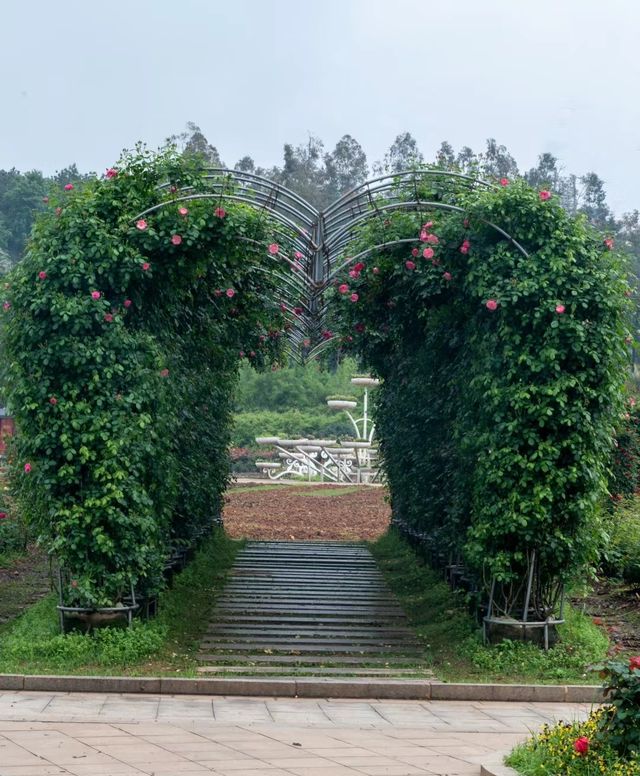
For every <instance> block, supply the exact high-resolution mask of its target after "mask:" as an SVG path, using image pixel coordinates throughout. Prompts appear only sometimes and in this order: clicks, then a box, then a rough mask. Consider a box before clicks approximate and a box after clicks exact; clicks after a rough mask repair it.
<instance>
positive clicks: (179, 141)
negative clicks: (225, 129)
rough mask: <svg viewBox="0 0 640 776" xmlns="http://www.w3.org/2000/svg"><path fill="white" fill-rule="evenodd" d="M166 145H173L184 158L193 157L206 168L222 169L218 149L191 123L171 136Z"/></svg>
mask: <svg viewBox="0 0 640 776" xmlns="http://www.w3.org/2000/svg"><path fill="white" fill-rule="evenodd" d="M167 145H175V146H177V147H178V148H179V149H181V150H182V153H183V155H184V156H185V157H188V156H190V157H193V158H195V159H198V160H200V161H201V162H202V164H204V165H207V166H208V167H224V166H225V164H224V162H223V161H222V159H221V158H220V154H219V153H218V149H217V148H216V147H215V146H213V145H211V143H210V142H209V141H208V140H207V138H206V137H205V136H204V133H203V132H202V130H201V129H200V127H199V126H198V125H197V124H195V123H194V122H193V121H188V122H187V129H186V131H185V132H181V133H180V134H179V135H171V137H169V138H168V139H167Z"/></svg>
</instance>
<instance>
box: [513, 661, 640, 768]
mask: <svg viewBox="0 0 640 776" xmlns="http://www.w3.org/2000/svg"><path fill="white" fill-rule="evenodd" d="M602 673H603V676H604V678H605V679H606V683H605V689H606V692H607V693H608V694H610V696H611V703H610V705H607V706H604V707H602V708H600V709H597V710H596V711H593V712H592V713H591V714H590V715H589V718H588V719H587V720H586V721H585V722H574V723H569V724H567V723H559V724H557V725H555V726H553V727H551V726H548V725H547V726H545V727H544V728H543V730H542V732H541V733H539V734H538V735H536V736H534V737H533V738H532V739H530V740H529V741H528V742H526V743H525V744H522V745H521V746H518V747H516V749H515V750H514V751H513V752H512V753H511V754H510V755H509V757H508V758H507V760H506V762H507V764H508V765H510V766H511V767H513V768H515V769H516V770H517V771H518V772H519V773H520V774H522V776H551V775H553V776H560V775H561V774H562V776H600V775H602V776H638V774H640V657H632V658H630V660H629V661H628V663H622V662H611V663H608V664H607V665H606V666H605V667H604V668H603V672H602Z"/></svg>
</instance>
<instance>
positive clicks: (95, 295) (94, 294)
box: [91, 291, 102, 299]
mask: <svg viewBox="0 0 640 776" xmlns="http://www.w3.org/2000/svg"><path fill="white" fill-rule="evenodd" d="M101 296H102V294H101V293H100V292H99V291H92V292H91V298H92V299H100V297H101Z"/></svg>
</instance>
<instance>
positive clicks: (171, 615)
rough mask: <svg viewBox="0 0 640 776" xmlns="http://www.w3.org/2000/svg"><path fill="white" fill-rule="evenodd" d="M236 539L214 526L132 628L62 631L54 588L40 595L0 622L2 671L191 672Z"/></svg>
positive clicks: (234, 553) (0, 665)
mask: <svg viewBox="0 0 640 776" xmlns="http://www.w3.org/2000/svg"><path fill="white" fill-rule="evenodd" d="M241 546H242V544H241V542H234V541H232V540H231V539H229V538H228V537H227V536H226V534H225V533H224V531H222V530H220V529H217V530H215V531H214V532H213V534H212V535H211V536H210V537H209V538H208V539H207V540H205V541H204V542H203V544H202V546H201V547H200V549H199V550H198V552H197V553H196V555H195V557H194V559H193V560H192V561H191V563H190V564H189V565H188V566H187V568H186V569H185V570H184V571H182V572H180V573H179V574H178V575H176V577H175V578H174V580H173V583H172V585H171V588H170V589H168V590H165V591H163V592H162V593H161V594H160V598H159V602H158V610H159V611H158V615H157V617H155V618H154V619H153V620H151V621H135V622H134V624H133V627H132V628H122V627H109V628H102V629H98V630H96V631H94V632H93V633H91V634H85V633H79V632H73V633H67V634H66V635H62V634H61V633H60V626H59V623H58V613H57V611H56V608H55V604H56V602H57V601H56V598H55V596H54V595H50V596H47V597H46V598H43V599H42V600H41V601H39V602H38V603H37V604H35V605H33V606H31V607H29V608H28V609H27V610H26V611H25V612H24V613H23V614H22V615H21V616H20V617H18V618H17V619H15V620H14V621H13V622H10V623H8V624H7V625H4V626H2V629H1V630H0V672H4V673H63V672H64V673H67V672H68V673H104V670H105V668H108V669H109V672H110V673H112V674H116V673H124V674H134V675H138V676H140V675H142V674H154V675H158V674H160V673H165V672H169V673H170V674H171V675H173V676H175V675H176V673H181V672H185V673H195V665H196V664H195V661H194V659H193V654H194V652H195V651H196V650H197V646H198V643H199V640H200V638H201V636H202V630H203V629H204V628H205V627H206V624H207V619H208V616H209V614H210V612H211V611H212V610H213V607H214V606H215V601H216V596H217V594H218V593H219V592H220V591H221V590H222V588H223V585H224V582H225V579H226V576H227V574H228V571H229V569H230V568H231V565H232V564H233V561H234V559H235V557H236V554H237V552H238V550H239V549H240V547H241Z"/></svg>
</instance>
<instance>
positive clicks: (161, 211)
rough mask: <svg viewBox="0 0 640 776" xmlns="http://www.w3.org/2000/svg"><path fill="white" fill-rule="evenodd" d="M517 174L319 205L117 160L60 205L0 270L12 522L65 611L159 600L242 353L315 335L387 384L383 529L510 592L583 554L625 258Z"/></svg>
mask: <svg viewBox="0 0 640 776" xmlns="http://www.w3.org/2000/svg"><path fill="white" fill-rule="evenodd" d="M609 247H610V246H609V245H608V244H603V242H602V239H601V238H600V237H598V236H596V235H594V234H593V233H591V232H590V230H589V229H588V227H587V226H586V224H585V223H584V222H582V221H580V220H576V219H572V218H570V217H569V216H568V215H567V214H566V213H565V212H564V211H563V210H562V209H561V208H560V207H559V205H558V204H557V203H556V202H555V201H554V198H552V197H550V196H549V197H547V196H542V195H541V194H540V193H538V192H534V191H532V190H531V189H529V188H528V187H527V186H525V185H524V184H523V183H516V184H512V185H505V186H500V185H491V184H486V183H482V182H479V181H476V180H474V179H472V178H469V177H467V176H462V175H453V174H447V173H444V172H443V171H441V170H431V169H423V170H417V171H408V172H406V173H402V174H400V175H397V176H387V177H385V178H380V179H377V180H375V181H370V182H368V183H367V184H365V185H363V186H362V187H359V188H358V189H356V190H354V191H353V192H350V193H349V194H347V195H345V196H344V197H342V198H341V199H340V200H338V202H337V203H335V204H334V205H333V206H331V207H330V208H328V209H327V210H326V211H325V212H323V213H318V212H317V211H315V210H314V209H313V208H312V207H311V206H310V205H308V204H307V203H305V202H304V200H302V199H301V198H300V197H298V196H297V195H296V194H294V193H293V192H290V191H288V190H286V189H284V188H282V187H280V186H277V185H276V184H273V183H271V182H269V181H266V180H264V179H261V178H259V177H257V176H253V175H249V174H245V173H239V172H231V171H220V170H216V171H203V170H200V169H198V168H197V167H196V165H195V163H193V162H190V161H189V160H185V159H184V158H183V157H179V156H176V155H175V154H173V153H171V152H168V153H165V154H162V155H159V156H156V155H151V154H149V153H146V152H144V151H139V152H137V153H135V154H128V155H126V156H125V157H124V158H123V159H122V160H121V163H120V164H119V165H118V166H117V167H116V168H114V169H113V170H110V171H108V172H107V175H106V176H105V177H104V178H103V179H100V180H96V181H93V182H90V183H89V184H86V185H84V186H82V187H81V188H79V189H78V190H75V189H69V190H66V191H63V192H60V196H59V197H58V198H57V200H56V201H51V202H50V208H49V210H48V213H47V214H46V215H45V216H44V217H42V218H41V219H40V220H39V222H38V224H37V226H36V229H35V231H34V235H33V238H32V241H31V244H30V248H29V251H28V254H27V256H26V257H25V259H24V260H23V261H22V262H21V263H20V265H19V266H18V267H17V268H16V269H15V270H14V271H13V273H12V274H11V276H10V277H9V278H8V283H7V286H6V291H5V300H4V318H5V320H4V325H3V338H4V345H5V357H6V362H7V393H8V399H9V404H10V408H11V410H12V411H13V413H14V414H15V417H16V421H17V425H18V428H19V434H18V437H17V440H16V446H15V450H14V453H13V462H12V463H13V471H14V482H15V483H16V488H17V491H18V495H19V499H20V505H21V508H22V509H23V510H24V511H25V514H26V515H27V517H28V518H29V520H30V521H31V522H32V523H33V524H34V525H35V526H36V527H37V529H38V531H39V534H40V536H41V537H42V540H43V541H44V543H45V545H46V547H47V548H48V549H49V551H50V552H51V553H52V554H53V555H54V556H55V557H56V559H57V560H58V561H59V562H60V564H61V565H62V567H63V568H64V569H65V571H66V578H67V580H68V586H67V589H66V591H65V600H67V601H69V602H73V603H78V604H81V605H84V606H104V605H109V604H113V603H114V602H116V601H118V600H120V599H121V598H122V596H123V595H125V594H126V593H127V592H128V590H129V589H130V587H131V585H133V586H135V587H136V589H137V590H138V591H142V592H154V591H155V590H157V589H158V587H159V585H160V584H161V575H162V569H163V566H164V564H165V561H166V558H167V555H168V553H169V552H170V549H171V548H175V547H176V546H180V545H184V546H187V545H190V544H192V543H193V542H194V540H195V539H196V538H197V537H198V536H199V535H202V534H203V533H204V532H206V531H207V530H208V529H209V528H210V526H211V524H212V522H213V520H214V518H215V517H216V516H217V515H218V514H219V511H220V506H221V498H222V494H223V492H224V489H225V487H226V485H227V481H228V476H229V475H228V473H229V465H228V454H227V448H228V442H229V428H230V423H231V411H232V404H233V391H234V386H235V380H236V378H237V369H238V364H239V363H240V359H241V358H246V359H248V360H249V361H250V362H251V363H253V364H255V365H256V366H257V367H262V366H265V365H268V364H271V363H274V362H278V361H279V360H280V359H282V358H283V355H284V354H285V352H286V353H288V355H289V357H294V358H299V359H304V358H308V357H310V356H314V355H317V354H319V353H320V352H322V350H323V349H325V348H326V347H328V346H329V345H331V344H333V345H336V344H337V345H338V346H339V347H340V348H341V350H343V351H350V350H351V351H355V352H356V353H357V354H358V355H359V357H360V358H361V359H362V361H363V362H364V364H365V365H366V366H367V367H369V368H371V369H373V370H374V372H375V373H376V374H377V375H378V376H380V377H382V378H383V383H382V385H381V388H380V390H379V392H378V397H377V399H378V427H379V430H380V438H381V444H382V450H383V453H384V459H385V466H386V469H387V473H388V479H389V486H390V489H391V496H392V500H393V507H394V514H395V518H396V520H397V522H398V523H399V524H402V525H404V526H405V527H408V528H410V529H411V530H412V531H414V533H418V534H420V535H422V536H423V538H424V537H427V538H428V540H429V541H431V542H435V544H436V545H437V547H438V548H439V551H441V552H445V553H446V552H451V551H457V552H464V553H465V554H466V557H467V559H468V560H469V561H470V562H471V563H472V564H474V565H475V566H476V568H478V569H480V568H482V567H483V565H484V566H485V567H486V568H487V569H488V571H489V572H490V574H492V575H498V576H501V577H503V578H506V577H508V576H509V575H510V574H517V573H519V570H520V567H521V566H522V563H523V559H524V558H525V557H526V555H527V553H528V552H529V551H530V550H531V549H536V550H538V551H539V552H540V553H541V556H542V558H543V567H544V570H545V573H547V574H548V575H551V576H555V577H557V576H558V575H559V574H561V573H564V572H565V571H566V570H567V569H568V568H570V567H571V566H572V565H573V564H575V563H576V562H577V561H579V560H583V559H584V558H586V557H587V556H588V555H589V552H590V551H591V550H592V549H593V540H592V535H593V531H594V529H593V515H594V510H595V507H596V504H597V500H598V498H599V497H600V495H601V493H602V488H603V481H604V470H605V466H606V461H607V457H608V454H609V451H610V444H611V427H612V423H613V422H614V420H615V418H616V416H617V414H618V413H619V411H620V406H619V393H620V386H621V382H622V379H623V371H624V363H625V359H626V355H627V354H626V349H625V345H624V338H625V334H626V332H625V326H624V299H625V297H624V294H625V290H626V286H625V280H624V273H623V268H622V267H621V265H620V262H619V258H618V257H617V255H616V253H615V252H613V251H611V250H609Z"/></svg>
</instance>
